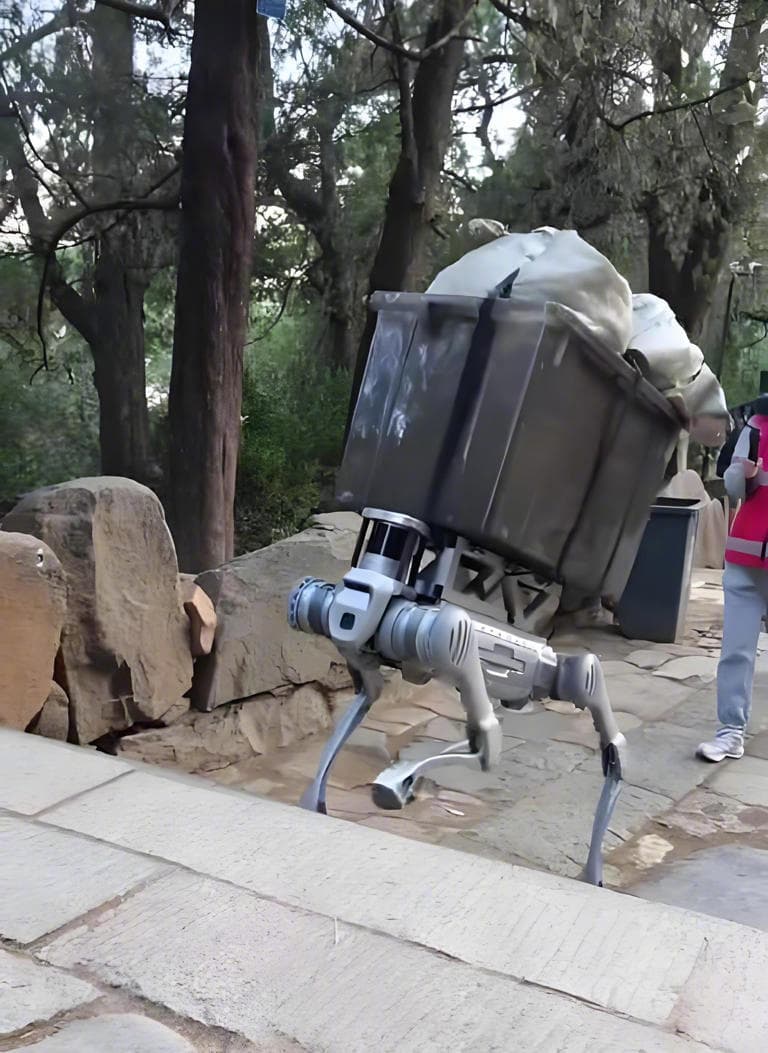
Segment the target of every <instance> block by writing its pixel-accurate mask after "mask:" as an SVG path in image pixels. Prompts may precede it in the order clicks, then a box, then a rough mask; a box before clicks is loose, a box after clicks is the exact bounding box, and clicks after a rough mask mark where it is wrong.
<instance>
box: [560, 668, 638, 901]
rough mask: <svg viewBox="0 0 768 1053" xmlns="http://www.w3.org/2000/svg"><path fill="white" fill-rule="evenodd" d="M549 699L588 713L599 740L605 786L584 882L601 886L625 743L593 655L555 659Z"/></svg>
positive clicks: (600, 669)
mask: <svg viewBox="0 0 768 1053" xmlns="http://www.w3.org/2000/svg"><path fill="white" fill-rule="evenodd" d="M557 658H558V664H557V677H556V682H555V690H554V692H553V697H554V698H558V699H561V700H562V701H566V702H573V704H574V705H575V706H576V707H577V708H578V709H588V710H589V712H590V713H591V715H592V722H593V723H594V725H595V730H596V731H597V733H598V735H599V736H600V748H601V751H602V766H603V775H604V776H605V783H604V784H603V790H602V793H601V794H600V800H599V801H598V804H597V810H596V811H595V819H594V822H593V824H592V840H591V841H590V846H589V856H588V858H587V865H586V867H585V868H584V879H585V880H586V881H588V882H590V884H592V885H602V883H603V841H604V839H605V835H606V833H607V832H608V827H609V825H610V822H611V818H612V816H613V811H614V809H615V807H616V802H617V800H618V798H619V794H620V793H621V783H622V779H623V777H624V770H625V764H626V756H625V754H626V745H627V743H626V739H625V738H624V736H623V735H622V734H621V732H620V731H619V728H618V726H617V724H616V719H615V717H614V715H613V710H612V709H611V703H610V700H609V698H608V691H607V689H606V686H605V676H604V674H603V670H602V667H601V666H600V662H599V660H598V658H597V656H596V655H593V654H587V655H558V656H557Z"/></svg>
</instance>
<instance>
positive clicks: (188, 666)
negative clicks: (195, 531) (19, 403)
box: [2, 476, 192, 743]
mask: <svg viewBox="0 0 768 1053" xmlns="http://www.w3.org/2000/svg"><path fill="white" fill-rule="evenodd" d="M2 529H3V531H17V532H20V533H25V534H32V535H34V536H35V537H39V538H41V539H42V540H43V541H44V542H45V543H46V544H47V545H49V546H50V548H51V549H52V550H53V552H55V553H56V554H57V555H58V557H59V560H60V561H61V564H62V566H63V568H64V571H65V573H66V579H67V609H66V616H65V621H64V628H63V632H62V636H61V654H60V662H59V670H60V674H59V675H57V680H60V681H61V683H62V686H63V687H64V688H65V690H66V692H67V695H68V697H69V701H70V707H71V715H72V729H73V731H74V735H75V737H76V739H77V741H78V742H83V743H88V742H93V741H95V740H96V739H98V738H100V737H101V736H103V735H105V734H107V733H109V732H112V731H116V730H121V729H126V728H129V727H131V726H132V725H134V724H135V723H137V722H139V723H140V722H167V721H169V720H171V719H173V718H175V717H177V716H179V715H180V714H181V713H182V712H183V711H184V709H185V708H186V707H187V703H186V702H185V701H183V696H184V695H185V694H186V693H187V692H188V690H189V688H190V686H191V681H192V655H191V654H190V646H189V625H188V620H187V616H186V615H185V613H184V610H183V607H182V602H181V596H180V593H179V584H178V564H177V560H176V553H175V549H174V546H173V541H172V540H171V535H170V532H169V531H168V527H167V525H166V522H165V517H164V515H163V510H162V506H161V504H160V502H159V500H158V499H157V497H156V496H155V495H154V494H153V493H152V492H151V490H148V489H147V488H146V487H144V486H141V485H140V484H138V483H135V482H132V481H131V480H128V479H119V478H111V477H107V476H104V477H100V478H95V479H76V480H74V481H72V482H68V483H62V484H60V485H57V486H51V487H47V488H45V489H42V490H36V491H34V492H33V493H31V494H28V495H27V496H26V497H24V498H23V499H22V500H21V501H20V502H19V504H18V505H17V506H16V507H15V508H14V509H13V511H11V512H10V513H9V514H8V515H7V516H6V517H5V519H4V520H3V524H2ZM13 602H14V611H18V610H19V608H20V607H21V606H23V604H20V603H19V600H18V597H17V598H16V599H15V600H14V601H13ZM50 680H51V673H50V670H48V671H47V673H46V677H45V686H44V690H43V696H42V699H41V702H40V705H42V703H43V702H44V701H45V698H46V696H47V694H48V688H49V683H50ZM39 708H40V707H39V706H38V709H39Z"/></svg>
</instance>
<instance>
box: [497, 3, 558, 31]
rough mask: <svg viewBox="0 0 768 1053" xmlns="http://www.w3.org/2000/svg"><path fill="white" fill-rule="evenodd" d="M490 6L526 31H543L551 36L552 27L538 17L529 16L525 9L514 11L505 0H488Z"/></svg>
mask: <svg viewBox="0 0 768 1053" xmlns="http://www.w3.org/2000/svg"><path fill="white" fill-rule="evenodd" d="M490 4H491V7H495V8H496V10H497V11H498V12H499V14H500V15H504V17H505V18H508V19H509V21H510V22H514V23H515V25H516V26H520V28H521V29H522V30H524V31H525V32H526V33H531V32H535V31H538V32H545V33H547V35H548V36H553V35H554V34H553V31H552V27H551V26H550V25H549V23H548V22H542V21H540V20H539V19H535V18H531V17H530V16H529V15H528V14H527V12H526V11H525V10H523V11H515V9H514V7H510V5H509V4H507V3H505V0H490Z"/></svg>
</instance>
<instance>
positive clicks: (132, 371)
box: [90, 244, 153, 483]
mask: <svg viewBox="0 0 768 1053" xmlns="http://www.w3.org/2000/svg"><path fill="white" fill-rule="evenodd" d="M145 292H146V283H145V281H144V279H143V278H142V277H141V276H137V275H132V274H131V273H130V272H129V271H127V270H126V268H125V266H124V264H123V263H122V261H121V260H120V259H119V258H117V257H116V256H115V255H114V254H113V251H112V249H111V247H110V246H109V245H104V244H103V245H102V251H101V255H100V257H99V260H98V262H97V264H96V268H95V273H94V293H95V298H94V308H93V310H94V315H95V323H96V324H95V332H94V334H93V336H92V338H91V344H90V347H91V352H92V354H93V363H94V374H93V379H94V383H95V385H96V391H97V393H98V396H99V447H100V450H101V471H102V473H103V474H104V475H122V476H125V477H127V478H129V479H136V480H138V481H139V482H144V483H147V482H151V481H153V480H152V478H151V471H150V451H149V445H150V444H149V413H148V410H147V395H146V377H145V374H146V370H145V359H144V294H145Z"/></svg>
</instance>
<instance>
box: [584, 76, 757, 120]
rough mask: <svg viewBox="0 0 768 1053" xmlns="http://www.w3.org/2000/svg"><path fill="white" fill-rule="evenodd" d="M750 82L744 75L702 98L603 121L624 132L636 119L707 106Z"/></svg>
mask: <svg viewBox="0 0 768 1053" xmlns="http://www.w3.org/2000/svg"><path fill="white" fill-rule="evenodd" d="M749 83H750V79H749V77H743V78H742V79H741V80H738V81H736V82H735V83H734V84H727V85H726V86H725V87H724V88H718V89H717V91H713V92H711V93H710V94H709V95H704V96H702V98H700V99H688V100H687V101H686V102H678V103H675V105H674V106H659V107H657V108H656V109H655V110H642V111H641V112H640V113H634V114H633V115H632V116H631V117H627V118H626V119H625V120H623V121H619V122H616V121H609V120H608V118H607V117H605V116H603V121H604V122H605V123H606V124H607V125H608V127H609V128H611V129H613V131H614V132H623V131H624V129H625V128H626V127H627V125H629V124H634V122H635V121H642V120H645V118H646V117H658V116H660V115H662V114H665V113H677V112H678V111H679V110H691V109H693V108H694V107H696V106H705V105H706V104H707V103H708V102H712V100H713V99H716V98H718V96H720V95H727V94H728V92H729V91H736V89H737V88H743V87H744V85H745V84H749Z"/></svg>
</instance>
